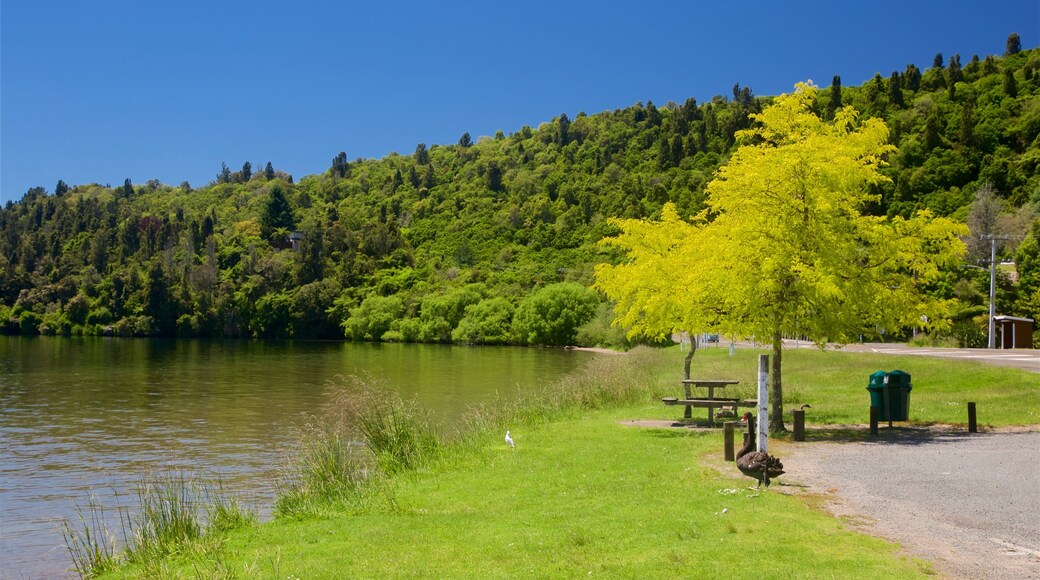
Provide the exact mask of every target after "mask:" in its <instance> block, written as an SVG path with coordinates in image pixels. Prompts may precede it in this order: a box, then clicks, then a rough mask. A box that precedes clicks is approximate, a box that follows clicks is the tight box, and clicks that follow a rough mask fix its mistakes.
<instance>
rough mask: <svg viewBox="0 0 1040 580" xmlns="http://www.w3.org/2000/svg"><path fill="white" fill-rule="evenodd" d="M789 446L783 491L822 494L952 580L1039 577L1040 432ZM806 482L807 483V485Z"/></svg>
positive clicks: (835, 509) (919, 434)
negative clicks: (803, 491)
mask: <svg viewBox="0 0 1040 580" xmlns="http://www.w3.org/2000/svg"><path fill="white" fill-rule="evenodd" d="M808 436H809V441H808V442H806V443H799V444H791V445H786V446H784V449H783V450H782V451H780V450H778V451H780V452H781V453H782V454H783V455H782V457H781V458H782V459H783V462H784V465H785V467H786V468H787V475H785V476H784V478H783V480H781V482H782V483H785V484H786V485H784V486H780V487H778V488H774V489H781V490H784V491H787V492H792V491H793V490H805V491H810V492H816V493H823V494H824V495H826V496H828V498H829V509H830V510H831V512H832V513H834V514H835V515H837V516H843V517H845V518H846V519H848V520H849V521H850V522H852V523H853V525H854V526H856V527H858V528H860V529H863V530H864V531H867V532H869V533H872V534H874V535H879V536H882V537H885V538H888V539H890V540H893V541H896V542H898V543H900V544H901V545H902V546H903V548H904V549H905V550H906V551H907V552H909V553H910V554H913V555H915V556H918V557H921V558H924V559H926V560H929V561H932V562H934V563H935V567H936V568H937V569H938V570H939V571H940V572H941V573H942V574H944V575H947V576H949V577H952V578H966V579H967V578H971V579H974V578H988V579H1016V580H1017V579H1025V578H1038V579H1040V432H1018V433H984V434H975V435H968V434H966V433H965V434H958V433H952V432H943V431H942V430H937V429H930V430H929V429H923V428H898V427H897V428H895V429H891V430H889V429H885V428H884V427H883V428H882V429H881V434H880V436H879V437H878V440H877V441H871V442H854V443H848V442H846V443H840V444H839V443H829V442H821V441H813V439H812V437H813V434H812V432H810V433H808ZM798 486H801V487H798Z"/></svg>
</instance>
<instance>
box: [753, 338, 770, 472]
mask: <svg viewBox="0 0 1040 580" xmlns="http://www.w3.org/2000/svg"><path fill="white" fill-rule="evenodd" d="M755 449H756V451H761V452H762V453H768V452H769V355H768V354H760V355H758V437H757V438H756V439H755Z"/></svg>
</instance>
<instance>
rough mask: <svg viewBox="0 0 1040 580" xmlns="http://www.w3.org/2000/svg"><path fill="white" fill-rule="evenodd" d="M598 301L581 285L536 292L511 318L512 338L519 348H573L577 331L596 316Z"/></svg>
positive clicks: (593, 294) (560, 284) (560, 286)
mask: <svg viewBox="0 0 1040 580" xmlns="http://www.w3.org/2000/svg"><path fill="white" fill-rule="evenodd" d="M597 304H599V298H598V297H597V296H596V293H595V292H594V291H592V290H590V289H588V288H586V287H584V286H582V285H581V284H577V283H574V282H561V283H559V284H550V285H548V286H545V287H544V288H541V289H540V290H536V291H535V292H534V293H532V294H531V295H529V296H528V297H527V298H525V299H524V301H523V302H521V303H520V306H519V307H518V308H517V310H516V315H515V316H514V317H513V336H514V338H515V339H516V340H517V341H519V342H520V343H521V344H537V345H552V346H563V345H568V344H574V343H575V338H576V337H577V334H578V327H580V326H581V325H582V324H585V323H586V322H588V321H589V320H591V319H592V317H593V316H594V315H595V314H596V305H597Z"/></svg>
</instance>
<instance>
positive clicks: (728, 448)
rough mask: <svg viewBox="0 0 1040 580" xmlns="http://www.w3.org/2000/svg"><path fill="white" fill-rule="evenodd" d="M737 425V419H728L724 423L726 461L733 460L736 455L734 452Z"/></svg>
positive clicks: (723, 434)
mask: <svg viewBox="0 0 1040 580" xmlns="http://www.w3.org/2000/svg"><path fill="white" fill-rule="evenodd" d="M736 425H737V422H736V421H726V422H725V423H723V424H722V445H723V457H724V458H725V459H726V461H733V458H734V456H735V454H734V453H733V429H734V427H735V426H736Z"/></svg>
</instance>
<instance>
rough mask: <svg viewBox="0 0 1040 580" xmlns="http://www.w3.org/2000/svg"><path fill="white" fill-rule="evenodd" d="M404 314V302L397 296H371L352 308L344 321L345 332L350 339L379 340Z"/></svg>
mask: <svg viewBox="0 0 1040 580" xmlns="http://www.w3.org/2000/svg"><path fill="white" fill-rule="evenodd" d="M402 314H404V302H402V301H401V299H400V298H398V297H397V296H385V297H384V296H369V297H368V298H365V300H364V301H363V302H362V303H361V305H360V306H358V307H356V308H351V309H350V318H348V319H347V320H346V321H344V322H343V334H344V335H346V337H347V338H348V339H350V340H368V341H373V340H379V339H380V338H381V337H382V336H383V335H384V334H385V333H386V332H387V331H388V330H390V325H391V324H392V323H393V322H394V321H395V320H397V319H398V318H400V317H401V315H402Z"/></svg>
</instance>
